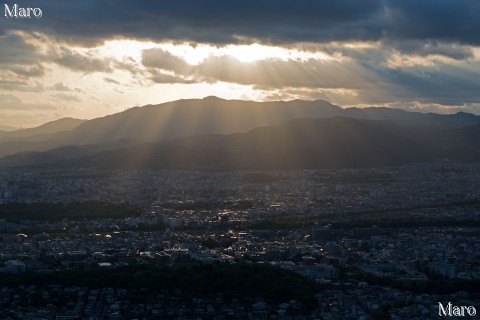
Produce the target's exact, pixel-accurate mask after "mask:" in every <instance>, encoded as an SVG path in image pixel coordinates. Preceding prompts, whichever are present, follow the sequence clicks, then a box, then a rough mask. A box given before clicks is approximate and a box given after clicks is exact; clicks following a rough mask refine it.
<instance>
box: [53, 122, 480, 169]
mask: <svg viewBox="0 0 480 320" xmlns="http://www.w3.org/2000/svg"><path fill="white" fill-rule="evenodd" d="M463 130H467V131H468V133H469V134H472V132H471V131H475V130H476V131H479V130H480V127H478V128H477V127H472V128H467V129H463ZM479 133H480V132H479ZM461 136H462V131H461V130H458V129H455V130H442V131H435V130H434V131H432V130H426V129H421V128H418V129H415V130H414V129H412V128H407V127H403V126H398V125H395V124H393V123H391V122H388V121H372V120H360V119H351V118H342V117H337V118H330V119H297V120H291V121H288V122H286V123H283V124H281V125H277V126H271V127H262V128H257V129H254V130H251V131H249V132H247V133H237V134H230V135H203V136H195V137H189V138H182V139H177V140H172V141H170V142H168V143H164V144H140V145H137V146H134V147H131V148H125V149H120V150H115V151H110V152H102V153H98V154H95V155H92V156H89V157H85V158H80V159H74V160H69V161H62V162H55V163H53V164H52V165H54V166H62V167H100V168H125V169H133V168H157V169H161V168H165V169H212V170H236V169H311V168H344V167H373V166H386V165H401V164H405V163H410V162H420V161H428V160H432V159H435V158H439V157H442V158H445V157H446V158H452V159H458V158H459V157H461V156H462V155H463V154H466V153H467V151H468V152H470V154H469V157H470V158H471V159H475V157H476V158H478V156H479V152H478V150H476V148H475V147H476V146H475V144H473V145H472V144H465V145H462V146H458V145H457V144H456V141H457V139H459V138H460V137H461ZM445 141H449V142H448V143H447V144H446V143H444V142H445ZM472 141H473V140H472ZM472 143H475V142H472ZM452 150H453V151H452Z"/></svg>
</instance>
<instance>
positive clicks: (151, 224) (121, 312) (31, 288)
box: [0, 160, 480, 319]
mask: <svg viewBox="0 0 480 320" xmlns="http://www.w3.org/2000/svg"><path fill="white" fill-rule="evenodd" d="M0 186H1V190H2V191H1V192H2V193H1V195H2V200H3V202H4V204H3V206H8V204H12V203H17V204H19V203H22V204H24V206H23V207H21V208H20V209H19V210H20V211H19V212H22V213H24V214H25V216H24V217H21V214H20V216H18V215H17V216H15V217H10V218H7V219H2V220H1V221H0V222H1V223H0V232H1V237H0V238H1V243H0V248H1V252H2V255H1V258H2V261H3V262H2V266H1V267H0V272H3V273H5V274H14V275H20V276H21V275H24V274H30V273H36V274H41V275H45V274H49V275H51V274H56V273H65V272H72V271H75V272H85V273H86V274H88V272H94V271H97V272H107V273H108V272H112V270H123V269H124V268H138V267H139V266H155V267H158V268H179V267H183V268H186V267H194V266H196V265H198V264H200V265H214V266H215V265H223V264H227V265H239V266H244V265H246V266H252V265H262V266H268V267H272V268H276V269H283V270H288V271H291V272H293V273H295V274H298V275H300V276H301V277H303V278H306V279H308V280H309V281H311V282H312V283H314V284H315V286H314V288H315V289H314V291H313V292H312V294H313V296H312V297H311V298H312V299H313V300H314V302H313V303H312V304H311V305H308V306H307V305H305V303H304V305H302V303H301V302H299V301H297V300H295V299H289V300H285V301H275V299H273V300H272V299H265V298H264V297H259V296H237V293H236V292H234V293H230V294H229V297H227V296H226V295H225V292H223V291H218V292H211V293H209V294H208V295H205V296H201V295H199V296H195V297H193V298H187V297H188V296H189V295H190V294H187V293H185V292H182V287H181V286H179V287H178V288H175V287H171V288H162V286H161V285H159V287H160V289H159V290H158V292H152V293H149V294H148V295H147V298H146V300H141V301H136V299H132V296H131V293H130V292H129V290H137V288H135V287H134V288H122V287H121V286H120V287H118V283H117V284H116V286H111V287H110V286H106V287H102V286H97V285H95V284H94V283H90V284H89V286H87V285H86V284H85V283H83V282H82V281H78V282H77V283H75V282H72V283H71V284H70V285H67V284H64V283H62V281H61V280H60V279H57V281H59V282H58V283H55V282H52V283H51V284H47V283H42V282H41V281H40V282H39V283H38V284H37V280H34V279H36V278H35V277H33V278H31V279H30V280H28V281H30V282H31V283H30V284H29V283H28V282H27V280H17V281H20V283H22V282H21V281H25V282H24V284H22V285H20V286H17V287H12V286H11V284H12V283H15V282H14V280H11V279H10V280H7V279H3V280H2V282H3V284H2V289H1V291H0V304H1V306H2V307H1V309H2V310H3V311H2V314H1V316H2V317H11V318H13V319H38V318H42V319H74V318H77V319H123V318H142V317H143V318H152V319H153V318H173V319H190V318H212V319H250V318H254V319H263V318H265V319H268V318H270V317H271V316H275V318H276V319H293V318H295V319H316V318H318V319H381V318H384V317H385V316H387V315H388V316H389V317H390V319H406V318H408V319H422V318H428V317H431V315H432V314H435V315H436V314H438V302H442V303H444V304H445V305H446V304H447V301H452V300H453V301H454V303H456V304H458V305H474V304H475V301H478V298H479V296H478V292H477V291H476V290H477V288H478V284H479V282H480V244H479V242H478V233H479V231H480V221H479V220H478V210H479V206H480V191H479V190H480V170H479V165H478V164H475V163H473V164H468V163H456V162H450V161H446V160H443V161H436V162H431V163H422V164H413V165H405V166H401V167H382V168H369V169H344V170H302V171H272V172H268V173H265V172H199V171H170V170H164V171H155V172H154V171H151V170H138V171H124V170H111V171H104V170H102V171H100V170H97V169H94V168H92V169H82V170H77V171H70V170H69V171H65V170H58V169H52V170H47V171H45V170H36V169H30V170H21V171H19V170H18V169H14V168H13V169H10V170H2V174H1V176H0ZM80 201H83V202H91V203H92V208H93V207H94V206H96V205H101V204H102V203H113V204H118V205H126V204H127V203H128V206H131V208H132V209H131V211H128V210H127V211H126V212H125V213H123V211H122V214H125V216H123V217H116V218H115V217H114V215H111V216H109V213H108V211H107V212H106V213H105V214H106V217H104V218H100V217H93V218H92V217H88V215H87V216H83V217H82V216H78V217H75V218H73V219H71V218H68V216H66V217H56V216H55V215H54V214H50V213H51V212H52V211H46V212H45V213H46V215H45V218H42V215H41V214H42V209H40V208H41V206H40V205H39V203H47V202H50V203H55V204H59V205H61V206H64V205H65V204H68V203H75V202H78V203H80ZM30 207H36V208H37V209H36V210H37V211H36V216H34V215H32V214H31V213H29V211H30V210H31V209H30ZM64 208H65V207H64ZM133 208H134V209H133ZM114 209H115V210H118V208H114ZM2 210H4V209H3V208H2ZM22 210H23V211H22ZM50 210H53V209H50ZM64 210H65V211H66V212H67V213H68V211H69V209H68V207H67V208H66V209H64ZM87 210H89V209H88V208H87ZM91 210H93V209H91ZM367 217H368V218H367ZM127 270H128V269H127ZM19 279H23V278H19ZM27 279H28V278H27ZM9 281H11V282H9ZM234 291H235V290H234Z"/></svg>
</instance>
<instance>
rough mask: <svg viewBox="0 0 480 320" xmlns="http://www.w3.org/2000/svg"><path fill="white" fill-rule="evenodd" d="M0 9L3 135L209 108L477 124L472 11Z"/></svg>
mask: <svg viewBox="0 0 480 320" xmlns="http://www.w3.org/2000/svg"><path fill="white" fill-rule="evenodd" d="M15 3H16V4H17V5H18V7H32V8H40V9H41V10H42V17H41V18H34V17H32V18H29V19H28V18H11V17H9V18H6V17H5V16H4V7H5V5H7V6H9V8H13V5H14V4H15ZM1 4H2V7H1V8H2V11H1V13H2V14H1V17H0V125H8V126H15V127H31V126H36V125H40V124H42V123H45V122H47V121H51V120H55V119H59V118H62V117H75V118H82V119H91V118H94V117H100V116H105V115H107V114H112V113H116V112H121V111H123V110H125V109H128V108H131V107H134V106H142V105H146V104H158V103H162V102H167V101H171V100H178V99H189V98H203V97H205V96H211V95H214V96H218V97H221V98H225V99H242V100H256V101H274V100H293V99H307V100H317V99H323V100H327V101H330V102H331V103H334V104H337V105H340V106H343V107H354V106H355V107H367V106H386V107H396V108H402V109H406V110H413V111H421V112H438V113H455V112H459V111H465V112H471V113H475V114H480V80H479V79H480V1H478V0H421V1H420V0H402V1H394V0H362V1H358V0H323V1H315V0H295V1H293V0H282V1H278V0H275V1H274V0H255V1H253V0H242V1H225V0H203V1H202V0H175V1H169V0H162V1H150V0H139V1H129V0H115V1H112V0H31V1H26V0H17V1H15V2H14V1H10V0H4V2H3V3H1Z"/></svg>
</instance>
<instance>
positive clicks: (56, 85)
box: [50, 82, 72, 91]
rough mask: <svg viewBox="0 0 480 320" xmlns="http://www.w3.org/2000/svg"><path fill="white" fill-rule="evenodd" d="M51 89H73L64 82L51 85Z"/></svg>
mask: <svg viewBox="0 0 480 320" xmlns="http://www.w3.org/2000/svg"><path fill="white" fill-rule="evenodd" d="M50 90H54V91H72V89H70V88H69V87H68V86H66V85H64V84H63V82H57V83H55V84H54V85H53V86H51V87H50Z"/></svg>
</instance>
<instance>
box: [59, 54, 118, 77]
mask: <svg viewBox="0 0 480 320" xmlns="http://www.w3.org/2000/svg"><path fill="white" fill-rule="evenodd" d="M53 62H55V63H57V64H58V65H60V66H62V67H65V68H67V69H70V70H73V71H79V72H85V73H92V72H112V67H111V63H112V60H111V59H99V58H96V57H94V56H90V55H87V54H85V55H82V54H79V53H77V52H74V51H70V50H68V49H64V50H63V52H62V53H61V54H60V55H59V57H57V58H54V59H53Z"/></svg>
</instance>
